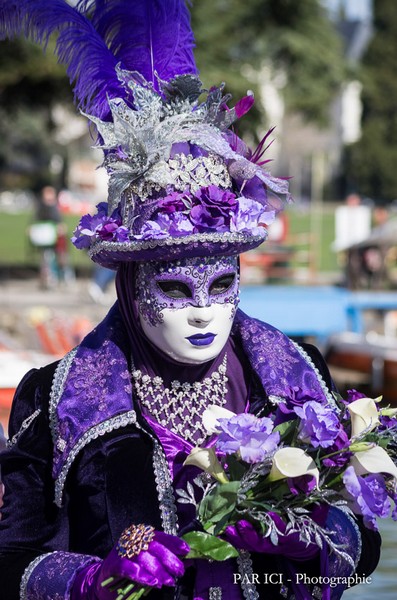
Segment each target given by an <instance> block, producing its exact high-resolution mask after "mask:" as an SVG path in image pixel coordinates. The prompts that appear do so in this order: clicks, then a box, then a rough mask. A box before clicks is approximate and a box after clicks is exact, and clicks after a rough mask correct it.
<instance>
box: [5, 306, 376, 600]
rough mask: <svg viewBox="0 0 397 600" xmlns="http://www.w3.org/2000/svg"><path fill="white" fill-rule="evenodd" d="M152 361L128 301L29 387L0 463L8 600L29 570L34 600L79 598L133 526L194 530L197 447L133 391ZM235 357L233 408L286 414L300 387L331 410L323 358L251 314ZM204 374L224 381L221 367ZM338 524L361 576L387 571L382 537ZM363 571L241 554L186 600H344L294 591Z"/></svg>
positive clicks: (209, 570) (190, 576)
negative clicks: (84, 582) (185, 494)
mask: <svg viewBox="0 0 397 600" xmlns="http://www.w3.org/2000/svg"><path fill="white" fill-rule="evenodd" d="M124 310H128V307H127V308H126V307H124ZM127 329H128V326H127ZM144 351H145V350H144V349H143V348H139V344H138V345H137V346H135V347H134V342H133V340H132V339H131V336H130V337H129V336H128V335H127V334H126V327H125V326H124V321H123V320H122V318H121V315H120V310H119V307H118V305H117V304H116V305H115V306H114V307H113V309H112V310H111V311H110V313H109V315H108V316H107V317H106V319H105V320H104V321H103V322H102V323H101V324H100V325H99V326H98V327H97V328H96V329H94V331H93V332H92V333H91V334H89V335H88V336H87V338H86V339H85V340H84V341H83V342H82V344H81V345H80V346H79V347H78V348H77V350H75V351H72V352H71V353H70V354H69V355H67V356H66V357H65V358H64V359H63V360H62V361H61V362H60V363H59V364H58V365H57V366H56V369H55V375H54V366H51V365H50V366H49V367H45V368H44V369H41V370H40V371H36V372H33V373H31V374H28V375H27V376H26V377H25V379H24V380H23V381H22V383H21V385H20V387H19V389H18V392H17V397H16V400H15V402H14V406H13V410H12V415H11V422H10V444H9V449H8V451H7V452H5V453H4V454H3V455H2V457H1V463H2V469H3V475H4V481H5V488H6V494H5V504H4V508H3V519H2V521H1V522H0V567H1V568H2V569H6V568H7V569H9V573H10V575H9V579H8V581H7V582H5V584H4V588H3V591H1V590H0V598H4V600H5V599H7V600H14V598H15V599H16V598H18V597H19V595H18V591H17V590H18V585H19V580H20V578H21V575H22V573H23V572H24V575H23V577H22V582H21V595H20V597H21V598H22V599H23V600H24V599H29V600H39V599H40V600H41V599H48V598H52V599H54V600H55V599H56V600H61V599H63V598H65V599H66V598H69V591H70V588H71V585H72V584H73V581H74V578H75V575H76V572H77V571H78V569H80V568H82V567H84V566H86V565H87V564H90V563H95V562H97V561H98V560H100V559H101V558H103V557H105V556H106V555H107V554H108V553H109V551H110V550H111V548H112V547H113V545H114V544H115V542H116V541H117V539H118V537H119V536H120V534H121V532H122V530H123V529H124V528H125V527H127V526H128V525H130V524H131V523H148V524H152V525H153V526H154V527H155V528H156V529H162V530H163V531H165V532H166V533H171V534H177V533H178V532H180V531H181V530H186V529H189V528H192V527H194V520H193V519H194V515H192V514H190V513H189V511H186V509H184V510H182V508H183V506H184V505H181V506H182V508H181V507H180V506H179V505H178V507H177V505H176V503H175V497H174V488H175V487H181V486H183V485H184V483H185V482H186V480H188V479H190V478H191V477H194V476H195V475H196V473H197V471H196V470H195V469H194V468H192V467H185V468H182V463H183V460H184V458H185V456H186V454H187V453H188V452H189V450H190V448H191V445H190V444H189V443H187V442H184V441H183V440H182V439H180V438H178V437H177V436H176V435H174V434H171V433H169V432H167V430H166V429H165V428H162V427H160V426H159V425H157V424H156V423H155V422H154V421H153V420H151V419H150V418H145V416H144V415H142V414H141V412H140V410H139V407H138V406H137V404H136V402H135V401H134V400H133V397H132V394H131V379H130V357H131V353H132V356H133V359H134V362H137V361H138V362H139V360H140V356H141V360H142V353H144ZM226 351H227V352H228V361H229V362H228V365H229V368H228V375H230V378H231V383H232V385H231V389H232V390H233V391H232V392H231V393H230V394H229V397H228V404H227V406H229V407H231V408H233V409H234V410H239V411H241V410H244V409H245V408H246V409H248V410H249V411H251V412H258V410H260V409H262V408H263V407H264V406H266V405H267V403H268V406H270V407H274V404H272V403H277V402H278V401H279V399H280V398H282V397H283V396H284V395H285V394H286V393H287V392H288V390H289V389H290V388H291V387H293V388H296V389H297V388H299V389H300V390H310V391H311V394H312V395H313V394H314V395H315V396H317V397H319V398H322V401H323V402H324V403H326V402H331V401H332V399H331V395H330V393H329V389H328V388H329V386H331V385H332V384H331V382H330V380H329V374H328V371H327V369H326V367H325V365H324V363H323V362H322V360H321V357H320V355H319V354H318V352H317V351H315V349H313V348H312V347H306V351H305V350H303V349H302V348H301V347H299V346H297V345H296V344H294V343H293V342H291V340H289V339H288V338H287V337H286V336H285V335H283V334H282V333H281V332H279V331H278V330H276V329H274V328H273V327H271V326H269V325H266V324H264V323H261V322H259V321H257V320H255V319H252V318H250V317H247V316H246V315H244V314H243V313H242V312H241V311H237V314H236V318H235V323H234V326H233V331H232V335H231V337H230V340H229V342H228V344H227V349H226ZM217 360H218V362H219V359H215V361H213V362H214V363H216V361H217ZM167 366H168V368H171V370H172V365H171V364H168V365H167ZM198 368H200V369H204V370H205V369H207V370H211V368H214V364H212V365H210V366H209V365H206V366H204V367H203V366H200V367H197V366H195V367H194V369H196V370H197V369H198ZM233 373H236V374H237V375H236V377H235V378H234V377H233ZM195 376H196V375H195ZM233 382H234V384H233ZM327 386H328V387H327ZM236 398H240V400H236ZM50 432H51V433H50ZM54 499H55V503H56V505H57V506H54V504H53V500H54ZM327 526H328V528H330V529H333V530H334V531H335V532H336V536H337V537H338V541H339V542H340V541H345V542H346V544H347V545H348V547H349V551H350V554H351V557H352V560H353V562H354V564H355V565H356V566H357V569H358V572H359V573H366V574H368V573H369V572H371V571H372V570H373V569H374V567H375V566H376V563H377V560H378V554H379V540H378V537H377V535H376V534H373V533H371V532H368V531H366V530H365V528H364V529H363V528H362V527H360V529H361V534H360V529H359V527H358V526H357V525H356V524H353V523H352V522H350V520H349V519H347V518H346V516H345V515H343V514H342V513H340V511H338V510H334V509H332V510H331V511H330V512H329V515H328V520H327ZM361 538H362V541H361ZM360 555H361V560H360ZM353 570H354V569H353V567H352V566H351V565H350V564H348V563H347V562H345V561H342V560H340V559H338V557H337V556H335V555H332V554H331V555H329V556H328V552H327V549H325V551H323V552H321V555H319V556H318V557H315V558H314V559H311V560H306V561H303V562H296V561H292V560H287V559H286V558H285V557H283V556H282V555H278V556H272V555H268V554H255V553H254V554H252V555H251V556H250V555H249V553H247V552H241V555H240V559H239V560H238V561H237V564H235V563H232V562H230V561H228V562H226V563H223V564H218V563H206V562H205V561H195V563H194V564H192V565H190V566H188V568H187V569H186V573H185V576H184V577H183V578H182V580H181V581H180V582H179V584H178V589H177V593H178V594H179V597H180V598H186V599H187V598H193V597H194V598H200V599H201V598H203V599H204V600H207V599H208V598H209V599H215V598H224V599H226V598H227V599H230V600H240V598H243V597H245V598H250V599H252V600H254V599H255V598H283V597H285V598H294V597H295V598H302V599H308V598H311V597H318V598H324V599H326V598H339V597H340V595H341V593H342V591H343V589H344V586H343V585H342V586H339V587H336V588H333V589H331V588H330V587H329V586H327V585H325V586H323V587H321V586H314V588H313V586H312V587H310V586H309V587H308V586H306V585H295V584H294V583H293V581H295V578H296V573H297V572H302V573H305V574H309V575H310V574H311V575H317V576H318V575H319V574H320V573H321V574H322V575H323V576H333V575H338V576H341V575H342V574H345V575H350V574H351V573H352V572H353ZM258 573H259V574H263V573H277V574H280V577H279V579H278V580H277V582H276V583H275V584H274V585H273V584H271V583H269V582H267V583H266V582H265V583H263V582H261V585H258V586H256V585H254V584H253V581H254V575H255V574H258ZM233 574H239V578H240V581H241V582H242V586H241V588H240V586H239V585H236V584H234V583H233ZM290 581H292V583H290ZM174 591H175V590H173V589H171V588H163V589H162V590H160V591H159V590H154V591H153V592H151V593H150V596H149V597H150V598H153V599H155V598H163V599H168V598H173V597H174ZM4 594H5V595H4Z"/></svg>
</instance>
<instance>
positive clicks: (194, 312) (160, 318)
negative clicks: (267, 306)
mask: <svg viewBox="0 0 397 600" xmlns="http://www.w3.org/2000/svg"><path fill="white" fill-rule="evenodd" d="M238 294H239V281H238V264H237V257H214V258H208V257H206V258H190V259H184V260H178V261H173V262H167V263H162V262H149V263H143V264H140V265H139V266H138V272H137V280H136V296H137V299H138V310H139V320H140V323H141V326H142V329H143V331H144V333H145V334H146V336H147V337H148V339H149V340H150V341H151V342H152V343H153V344H154V345H155V346H156V347H157V348H159V349H160V350H162V351H163V352H165V353H166V354H168V355H169V356H171V357H172V358H173V359H174V360H176V361H178V362H181V363H186V364H201V363H204V362H207V361H209V360H212V359H213V358H215V357H216V356H218V354H219V353H220V352H221V350H222V348H223V347H224V345H225V344H226V341H227V339H228V337H229V334H230V331H231V328H232V324H233V318H234V315H235V312H236V308H237V305H238V301H239V298H238Z"/></svg>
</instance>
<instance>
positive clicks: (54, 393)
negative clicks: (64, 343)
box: [48, 347, 78, 446]
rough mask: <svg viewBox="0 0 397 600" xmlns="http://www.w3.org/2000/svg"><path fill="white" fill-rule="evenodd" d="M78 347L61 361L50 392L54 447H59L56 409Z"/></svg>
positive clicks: (50, 415)
mask: <svg viewBox="0 0 397 600" xmlns="http://www.w3.org/2000/svg"><path fill="white" fill-rule="evenodd" d="M77 350H78V347H77V348H74V349H73V350H71V351H70V352H68V354H66V356H64V358H63V359H62V360H61V361H60V363H59V365H58V366H57V369H56V371H55V374H54V378H53V380H52V386H51V392H50V403H49V408H48V413H49V419H50V430H51V435H52V440H53V443H54V446H57V444H58V442H59V440H58V425H57V414H56V409H57V406H58V402H59V400H60V398H61V396H62V394H63V389H64V387H65V382H66V377H67V375H68V373H69V369H70V366H71V364H72V362H73V360H74V357H75V356H76V353H77Z"/></svg>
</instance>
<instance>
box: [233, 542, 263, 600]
mask: <svg viewBox="0 0 397 600" xmlns="http://www.w3.org/2000/svg"><path fill="white" fill-rule="evenodd" d="M237 565H238V570H239V573H240V575H241V590H242V592H243V596H244V598H245V600H258V598H259V594H258V592H257V590H256V587H255V585H254V584H253V583H251V582H252V581H253V570H252V560H251V556H250V554H249V552H247V551H246V550H241V551H240V554H239V556H238V557H237Z"/></svg>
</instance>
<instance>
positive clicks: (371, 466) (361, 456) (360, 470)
mask: <svg viewBox="0 0 397 600" xmlns="http://www.w3.org/2000/svg"><path fill="white" fill-rule="evenodd" d="M350 465H351V466H352V467H353V468H354V470H355V472H356V474H357V475H365V474H366V473H386V474H388V475H392V476H393V477H394V479H395V480H396V483H397V466H396V465H395V464H394V462H393V461H392V459H391V458H390V456H389V455H388V453H387V452H386V450H384V449H383V448H381V447H380V446H375V447H374V448H370V449H369V450H365V451H364V452H356V453H355V454H354V455H353V456H352V457H351V459H350Z"/></svg>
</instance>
